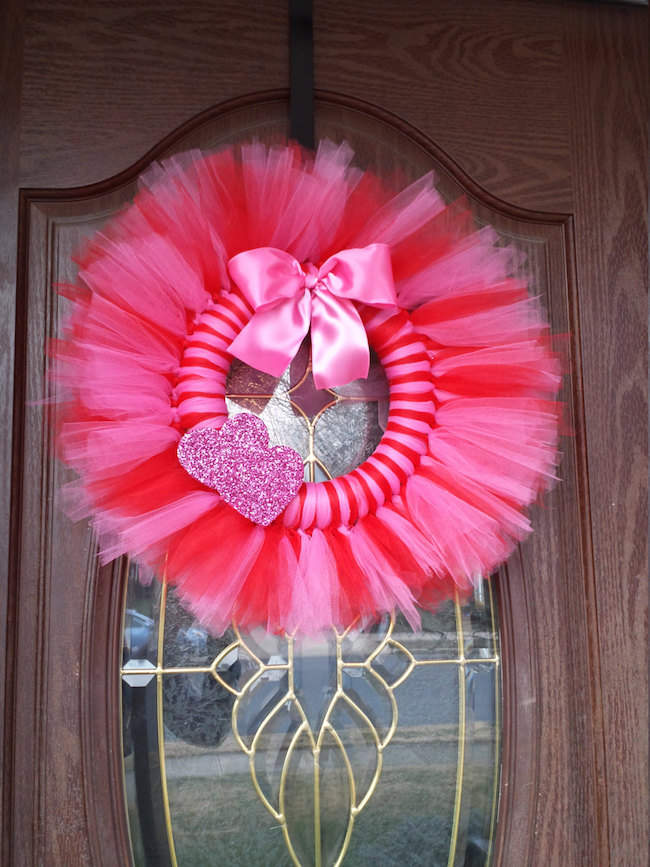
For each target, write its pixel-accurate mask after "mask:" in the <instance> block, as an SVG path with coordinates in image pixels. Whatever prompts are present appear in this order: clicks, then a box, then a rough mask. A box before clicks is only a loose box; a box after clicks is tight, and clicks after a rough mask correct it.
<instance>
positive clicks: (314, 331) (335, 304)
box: [311, 289, 370, 388]
mask: <svg viewBox="0 0 650 867" xmlns="http://www.w3.org/2000/svg"><path fill="white" fill-rule="evenodd" d="M311 355H312V375H313V377H314V384H315V385H316V388H333V387H334V386H337V385H345V384H347V383H348V382H352V380H354V379H362V378H364V379H365V378H366V377H367V376H368V370H369V368H370V350H369V348H368V338H367V336H366V329H365V328H364V325H363V322H362V321H361V317H360V316H359V313H358V312H357V309H356V307H355V306H354V304H353V303H352V302H351V301H348V300H347V299H344V298H336V297H335V296H334V295H332V294H331V292H329V291H328V290H322V289H316V290H315V292H314V295H313V298H312V314H311Z"/></svg>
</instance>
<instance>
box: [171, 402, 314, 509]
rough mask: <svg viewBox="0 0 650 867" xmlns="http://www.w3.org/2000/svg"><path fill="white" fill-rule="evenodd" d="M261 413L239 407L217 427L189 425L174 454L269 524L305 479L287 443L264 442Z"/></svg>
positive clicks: (199, 477) (193, 473)
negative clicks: (190, 427) (271, 445)
mask: <svg viewBox="0 0 650 867" xmlns="http://www.w3.org/2000/svg"><path fill="white" fill-rule="evenodd" d="M268 444H269V434H268V431H267V429H266V425H265V424H264V422H263V421H262V419H261V418H258V417H257V416H255V415H251V414H250V413H240V414H239V415H236V416H234V417H233V418H231V419H228V421H227V422H226V423H225V424H224V425H223V427H222V428H221V429H220V430H216V429H214V428H199V429H197V430H191V431H188V433H186V434H185V436H184V437H183V438H182V439H181V441H180V442H179V444H178V451H177V454H178V460H179V461H180V462H181V465H182V466H183V468H184V469H185V470H186V471H187V472H188V473H189V474H190V475H191V476H192V477H193V478H195V479H197V480H198V481H199V482H201V483H202V484H204V485H207V487H209V488H213V489H214V490H216V491H218V492H219V493H220V494H221V496H222V497H223V499H224V500H225V501H226V502H227V503H228V504H229V505H230V506H232V507H233V509H236V510H237V511H238V512H239V513H240V514H241V515H243V516H244V517H245V518H248V519H249V520H250V521H253V522H254V523H256V524H261V525H262V526H266V525H267V524H270V523H271V521H273V520H274V519H275V518H277V516H278V515H279V514H280V512H282V511H283V510H284V509H285V508H286V507H287V506H288V505H289V503H290V502H291V500H293V498H294V497H295V496H296V494H297V493H298V491H299V489H300V486H301V485H302V483H303V465H302V458H301V457H300V455H299V454H298V452H296V451H294V450H293V449H290V448H289V447H288V446H274V447H273V448H269V447H268Z"/></svg>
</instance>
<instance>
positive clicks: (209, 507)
mask: <svg viewBox="0 0 650 867" xmlns="http://www.w3.org/2000/svg"><path fill="white" fill-rule="evenodd" d="M351 160H352V152H351V150H350V149H349V147H348V146H346V145H341V146H335V145H333V144H331V143H328V142H324V143H321V144H320V146H319V148H318V151H317V153H316V154H315V155H313V154H310V153H308V152H305V151H303V150H301V149H300V148H298V147H295V146H278V147H268V148H267V147H265V146H264V145H261V144H257V143H256V144H250V145H244V146H240V147H227V148H225V149H223V150H220V151H219V152H217V153H214V154H211V155H208V156H204V155H202V154H200V153H197V152H193V153H190V154H184V155H182V156H181V157H175V158H173V159H170V160H168V161H166V162H165V163H163V164H162V165H158V166H155V167H154V168H152V169H151V170H150V171H149V172H148V173H146V174H145V175H144V176H143V177H142V179H141V182H140V187H139V190H138V193H137V195H136V196H135V200H134V202H133V204H132V205H130V206H129V207H128V208H127V209H126V210H125V211H124V212H123V213H121V214H120V215H118V216H117V217H115V218H113V219H112V220H111V221H110V222H109V223H108V225H107V226H106V227H105V228H104V229H103V230H102V231H101V232H98V233H97V234H95V235H94V236H93V237H92V238H91V239H90V240H89V241H88V243H87V247H86V249H85V250H84V251H83V253H82V254H81V255H80V258H79V262H78V264H79V272H78V283H77V285H76V286H70V287H63V288H62V290H61V291H63V292H64V293H65V294H66V295H67V296H68V297H69V298H70V299H71V300H72V301H73V302H74V310H73V313H72V316H71V317H70V319H69V321H68V322H67V324H66V326H65V328H64V331H63V334H62V337H61V338H60V339H59V340H58V341H55V342H54V345H53V348H52V354H53V356H54V358H55V362H54V366H53V376H54V378H55V380H56V381H57V383H58V386H59V389H58V396H57V400H58V401H59V403H60V412H59V416H60V417H61V418H62V423H61V426H60V429H59V431H58V445H59V451H60V455H61V457H62V459H63V460H64V461H65V462H66V464H68V465H69V466H70V467H72V468H73V469H74V470H75V471H76V473H77V475H78V478H77V479H76V480H75V481H74V482H72V483H70V484H69V485H68V486H67V488H66V501H67V507H68V510H69V512H70V514H71V515H72V516H73V517H75V518H81V517H84V516H86V517H87V516H92V525H93V527H94V529H95V531H96V533H97V536H98V539H99V543H100V554H101V557H102V559H103V560H104V561H109V560H111V559H113V558H115V557H117V556H120V555H124V554H128V555H129V556H130V557H132V558H134V559H135V560H136V561H137V562H139V563H141V564H142V565H143V567H146V568H147V569H150V570H153V571H154V572H155V573H156V574H158V575H161V574H162V572H163V571H165V572H166V575H167V579H168V581H169V582H170V583H172V584H173V585H175V586H176V590H177V595H178V596H179V598H180V599H181V600H182V602H183V604H184V605H185V606H186V607H187V608H188V609H189V610H191V611H192V613H193V614H194V615H195V616H196V617H197V618H198V619H199V620H200V621H201V622H202V623H203V624H205V625H206V626H207V627H209V628H210V629H212V630H214V631H215V632H217V633H220V632H222V631H223V630H224V629H225V628H227V626H228V624H229V623H230V622H231V621H232V620H233V619H234V620H235V621H236V622H237V623H238V624H239V626H240V627H241V628H251V627H253V626H257V625H262V626H264V627H265V628H266V629H268V630H269V631H273V632H279V631H282V630H287V631H296V630H298V631H301V632H304V633H314V632H316V631H318V630H320V629H321V628H326V627H329V626H331V625H335V626H346V625H349V624H350V623H351V622H353V621H354V620H355V618H358V617H362V618H364V617H368V616H374V615H376V614H378V613H381V612H386V611H390V610H392V609H394V608H396V607H397V608H399V609H401V610H402V612H403V613H404V614H405V615H406V616H407V617H408V618H409V620H410V622H411V623H413V624H416V625H417V622H418V606H424V607H433V606H435V605H437V604H438V603H439V602H440V600H442V599H445V598H447V597H449V596H451V595H453V593H454V592H456V591H458V590H459V591H460V592H461V593H467V592H469V591H470V590H471V588H472V587H473V586H474V585H475V583H476V582H477V581H478V580H479V579H480V578H481V577H483V576H487V575H489V573H490V572H492V571H494V570H495V569H496V568H497V567H498V566H499V565H500V564H501V563H502V562H504V561H505V560H506V559H507V557H508V556H509V555H510V553H511V552H512V549H513V548H514V546H515V545H516V544H517V543H518V542H519V541H520V540H521V539H523V538H524V537H526V535H527V534H528V533H529V532H530V530H531V527H530V522H529V518H528V516H527V514H526V508H527V506H528V505H529V504H530V503H531V502H533V501H534V500H536V499H537V498H538V496H539V495H540V492H541V491H543V490H545V489H546V488H547V487H548V486H549V485H550V484H551V483H552V481H553V480H554V479H555V467H556V465H557V461H558V452H557V443H558V417H559V405H558V403H557V400H556V398H557V392H558V389H559V387H560V381H561V370H560V364H559V362H558V359H557V357H556V355H555V354H554V352H553V350H552V347H551V344H550V336H549V328H548V324H547V322H546V319H545V316H544V313H543V310H542V309H541V307H540V304H539V302H538V300H537V299H535V298H533V297H531V296H530V295H529V294H528V291H527V287H526V284H525V281H523V280H521V279H515V278H513V277H512V276H511V274H512V273H513V272H514V270H515V267H516V266H517V264H518V257H517V253H516V251H514V250H513V249H511V248H508V247H503V246H497V245H496V240H497V239H496V236H495V233H494V231H493V230H492V229H490V228H481V229H478V230H477V229H476V227H475V225H474V223H473V220H472V216H471V214H470V212H469V210H468V208H467V207H466V206H465V205H464V204H463V202H462V201H461V202H457V203H454V204H452V205H449V206H446V205H445V203H444V202H443V200H442V198H441V197H440V195H439V194H438V193H437V191H436V190H435V188H434V186H433V181H432V178H431V176H426V177H424V178H422V179H420V180H419V181H417V182H416V183H414V184H412V185H411V186H409V187H408V188H406V189H404V190H402V191H401V192H396V191H395V190H394V189H391V188H390V185H389V184H387V183H385V182H384V181H383V180H381V179H379V178H378V177H376V176H375V175H373V174H372V173H371V172H363V171H361V170H359V169H357V168H354V167H352V165H351ZM369 244H386V245H388V246H389V248H390V258H391V264H392V271H393V277H394V281H395V289H396V296H397V301H398V304H399V308H400V309H399V310H397V312H396V311H395V310H392V311H391V310H376V309H372V308H370V307H366V306H364V305H362V304H359V305H357V307H358V310H359V313H360V315H361V318H362V320H363V323H364V325H365V329H366V332H367V334H368V338H369V341H370V343H371V345H372V346H373V348H374V349H375V351H376V352H377V354H378V356H379V358H380V360H381V363H382V364H383V367H384V369H385V371H386V374H387V378H388V381H389V386H390V409H389V420H388V424H387V427H386V430H385V433H384V436H383V438H382V440H381V442H380V444H379V446H378V447H377V449H376V450H375V452H374V453H373V455H372V456H371V457H370V458H369V459H368V460H367V461H366V462H365V463H364V464H362V465H361V466H360V467H358V468H357V469H356V470H354V471H352V472H351V473H349V474H347V475H345V476H341V477H339V478H335V479H332V480H331V481H328V482H319V483H305V484H304V485H303V487H302V488H301V490H300V492H299V494H298V495H297V496H296V498H295V499H294V500H293V501H292V502H291V503H290V504H289V506H288V507H287V508H286V510H285V511H284V512H283V513H282V514H280V515H279V516H278V517H277V518H276V519H275V520H274V521H273V522H272V523H270V524H269V525H268V526H266V527H263V526H260V525H258V524H255V523H252V522H251V521H249V520H247V519H246V518H245V517H243V516H242V515H240V514H239V513H238V512H237V511H235V510H234V509H233V508H232V507H231V506H229V505H228V504H227V503H226V502H225V501H224V500H223V499H222V498H221V496H220V495H219V493H217V491H215V490H210V489H208V488H207V487H206V486H205V485H203V484H201V483H200V482H199V481H197V480H196V479H194V478H192V477H191V476H190V475H189V474H188V473H187V472H186V471H185V469H184V468H183V467H182V466H181V465H180V463H179V460H178V457H177V447H178V443H179V441H180V439H181V437H182V436H183V434H184V433H185V432H186V431H188V430H191V429H193V428H196V427H197V426H198V427H206V426H208V427H215V428H220V427H221V426H222V425H223V423H224V422H225V420H226V418H227V411H226V405H225V399H224V392H225V383H226V376H227V373H228V369H229V366H230V363H231V360H232V355H231V353H230V352H229V346H230V343H231V341H232V340H233V339H234V337H236V336H237V335H238V334H239V333H240V332H241V330H242V328H243V327H244V326H245V325H246V323H247V322H248V321H249V319H250V318H251V316H252V312H253V311H252V308H251V307H250V305H249V304H248V303H247V301H246V300H245V298H244V297H243V295H242V293H241V292H240V290H239V289H238V287H237V286H236V285H234V284H233V282H232V280H231V278H230V276H229V272H228V262H229V261H230V259H231V258H232V257H233V256H235V255H236V254H238V253H240V252H242V251H244V250H250V249H255V248H259V247H267V246H268V247H273V248H278V249H280V250H284V251H286V252H288V253H290V254H291V255H292V256H294V257H295V258H296V259H297V260H298V261H299V262H310V263H313V264H314V265H316V266H318V265H320V264H321V263H322V262H324V261H325V260H326V259H327V258H328V257H329V256H332V255H333V254H334V253H336V252H337V251H339V250H342V249H346V248H353V247H363V246H364V245H369Z"/></svg>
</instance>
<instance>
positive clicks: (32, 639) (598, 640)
mask: <svg viewBox="0 0 650 867" xmlns="http://www.w3.org/2000/svg"><path fill="white" fill-rule="evenodd" d="M2 15H3V16H4V27H3V29H2V31H1V32H2V36H1V37H0V39H1V40H2V44H3V51H4V54H3V72H5V75H4V76H3V91H2V100H1V101H0V105H2V107H3V121H4V126H3V131H2V134H1V136H0V142H1V148H2V159H1V160H0V185H1V188H2V196H3V207H2V212H1V216H0V220H1V221H2V224H1V225H2V246H1V248H0V251H1V255H2V269H3V270H2V280H3V289H4V292H3V296H2V299H3V301H2V303H3V311H4V314H3V316H2V327H3V328H6V329H7V335H6V337H5V338H4V340H3V346H4V347H5V350H6V352H5V353H3V367H4V370H5V371H6V373H5V375H3V377H2V389H3V395H4V396H5V397H6V406H7V409H6V411H5V415H4V424H5V430H6V435H5V436H4V437H3V458H4V463H3V468H4V469H3V474H2V485H3V487H2V497H3V515H6V516H7V518H8V519H9V518H10V521H8V523H9V530H10V532H9V533H8V534H7V538H6V539H5V538H4V537H3V552H2V568H3V573H2V574H3V583H2V594H3V596H2V605H3V606H4V607H3V610H4V611H6V612H7V616H6V620H5V619H4V618H3V620H2V629H3V634H2V636H0V646H2V647H3V649H6V652H7V658H6V666H5V667H4V668H3V671H4V675H5V690H4V700H5V704H4V724H5V728H4V732H5V735H4V753H3V763H4V764H3V771H4V777H3V779H4V788H3V797H4V801H3V822H4V836H3V839H4V860H5V863H7V864H16V865H23V864H25V865H27V864H43V865H76V864H106V865H115V864H121V863H127V859H128V841H127V838H126V826H125V819H124V810H123V805H122V791H121V782H120V773H119V750H118V746H119V745H118V734H116V733H117V732H118V721H117V720H116V713H117V712H116V689H117V687H116V684H117V679H116V677H115V674H116V671H117V665H118V664H119V635H118V631H119V609H120V605H121V598H120V592H119V588H120V586H121V576H120V574H119V568H120V567H119V564H118V565H116V566H115V567H109V568H107V569H104V570H97V568H96V565H95V558H94V547H93V543H92V538H91V536H90V534H89V532H88V530H87V529H86V528H85V527H84V526H81V525H71V524H70V523H69V522H67V521H66V520H65V519H64V518H63V517H62V516H61V513H60V512H59V511H57V510H56V508H55V506H54V502H53V499H54V496H55V489H56V487H57V485H58V484H59V482H60V481H61V478H62V470H61V468H60V467H58V465H57V464H56V463H55V461H54V460H53V456H52V453H51V449H50V447H49V444H48V438H47V434H46V433H45V432H44V427H43V418H42V415H43V414H42V412H41V410H39V409H38V408H35V407H34V406H32V405H30V404H29V403H28V404H27V405H26V403H25V401H28V402H29V401H32V400H34V399H35V398H36V397H37V396H39V395H40V394H42V390H43V387H44V386H43V382H44V368H45V365H44V358H43V348H44V342H45V340H46V338H47V337H48V335H50V334H51V333H52V332H53V330H54V329H55V327H56V317H57V315H58V313H59V311H58V310H57V307H56V301H55V293H54V292H53V291H52V287H51V283H52V281H53V279H59V278H60V277H61V276H65V275H66V274H67V273H68V271H67V270H66V269H67V268H68V265H67V264H66V263H67V260H68V258H69V254H70V252H71V246H72V244H73V242H74V239H75V237H76V236H77V234H78V233H79V232H81V233H82V234H83V233H85V232H86V231H87V230H88V229H89V228H92V226H93V225H94V224H95V223H99V222H101V220H102V219H103V218H104V217H105V216H106V215H107V214H108V213H110V212H111V210H112V209H114V208H115V207H118V206H119V205H120V204H121V203H122V202H123V201H125V200H126V199H127V198H128V195H130V192H131V190H132V185H133V181H134V179H135V177H136V175H137V173H138V171H139V170H140V169H142V168H144V166H145V165H146V164H147V163H148V162H149V160H150V159H151V158H152V157H153V156H160V155H162V154H164V153H168V152H170V151H171V150H178V149H182V148H183V147H185V146H188V145H194V144H202V143H209V142H211V141H214V140H215V135H216V136H217V137H219V136H220V137H222V138H223V137H227V136H228V135H229V134H231V135H233V136H237V137H243V136H244V135H245V134H246V135H251V136H252V135H254V134H256V132H257V133H258V134H260V132H261V133H262V134H266V133H268V130H269V129H270V128H274V129H276V130H277V129H281V128H282V125H283V124H284V123H285V122H286V106H287V99H286V93H285V92H284V91H283V90H282V89H283V88H285V87H286V83H287V80H288V55H287V48H288V15H287V11H286V6H285V3H284V2H280V0H263V2H256V3H254V4H253V3H250V4H243V6H242V4H237V3H234V2H231V0H226V2H220V3H213V2H209V0H192V2H187V3H182V4H177V5H176V6H175V7H172V6H171V5H167V4H151V3H148V2H145V0H136V2H131V3H126V2H115V3H111V4H102V3H99V2H94V0H91V2H84V3H82V2H80V0H61V2H57V3H51V2H47V0H31V2H20V0H8V2H7V3H6V4H5V5H4V7H3V12H2ZM314 23H315V37H316V58H315V59H316V84H317V87H318V88H320V89H321V91H322V92H321V93H320V94H319V101H318V107H317V120H318V124H319V128H318V131H319V132H320V133H323V134H327V135H329V136H330V137H341V136H343V135H344V136H346V137H348V138H352V139H353V140H354V143H355V144H356V145H357V147H358V149H359V151H360V153H361V156H362V157H364V158H365V159H367V160H369V161H372V160H375V161H376V162H377V161H378V162H379V163H380V164H382V162H383V163H384V164H388V165H392V164H394V163H395V162H396V161H397V162H398V163H401V164H403V163H404V162H405V161H406V162H407V163H409V164H410V165H411V167H412V170H413V172H414V173H418V172H421V171H423V170H426V169H428V168H430V167H431V166H432V165H435V167H436V168H437V169H438V172H439V174H440V176H441V180H442V184H443V186H445V185H447V188H448V190H449V191H453V190H457V189H460V190H464V191H465V192H466V193H467V194H468V196H469V197H470V200H471V202H472V204H473V206H474V208H475V210H476V213H477V215H478V217H479V219H484V220H487V221H490V222H493V223H495V224H496V225H497V228H498V229H499V231H501V232H503V233H504V234H506V235H509V236H510V237H513V238H517V237H518V238H520V239H523V241H522V243H523V244H524V246H526V247H527V249H528V250H529V253H530V256H531V260H532V261H533V262H534V263H535V266H534V267H535V271H536V274H537V276H538V279H539V281H540V285H541V286H542V288H543V291H544V292H545V294H546V301H547V303H548V305H549V311H550V315H551V318H552V320H553V323H554V327H555V328H556V329H557V330H560V331H564V332H569V335H570V336H569V338H568V343H567V345H568V353H567V355H568V362H569V375H568V377H567V388H566V399H567V404H568V412H569V421H570V424H571V425H572V426H573V436H572V437H571V438H569V439H567V441H566V443H565V447H564V451H565V457H564V461H563V465H562V470H561V472H562V476H563V483H562V485H561V486H560V487H559V488H558V489H557V490H556V491H555V492H554V493H553V495H552V497H551V499H550V500H549V502H548V504H546V505H545V506H542V507H541V508H539V509H538V510H537V512H536V514H535V516H534V519H535V523H536V525H537V532H536V534H535V536H534V538H533V540H532V542H530V543H527V544H526V545H525V546H523V548H522V550H521V552H519V553H518V555H517V556H516V557H514V558H513V560H512V561H511V563H510V564H509V566H508V575H507V577H506V578H505V579H504V580H500V581H499V582H497V586H498V588H499V592H500V600H501V607H502V611H503V620H504V634H503V639H502V640H503V642H504V686H505V706H504V707H505V714H506V718H505V741H504V768H503V778H502V787H501V806H500V818H499V830H498V837H497V856H496V859H497V863H500V864H503V865H519V864H539V865H542V864H544V865H546V864H557V865H596V864H597V865H608V864H618V865H631V864H637V863H643V862H644V860H645V856H646V852H647V839H646V811H647V781H646V755H647V754H646V743H647V715H646V709H645V708H646V704H645V695H646V667H645V664H644V658H645V647H646V632H645V629H646V618H645V615H646V610H647V608H646V601H647V600H646V584H645V580H644V577H643V576H644V568H645V552H646V546H645V526H646V524H645V517H644V516H645V499H644V497H645V469H644V468H645V453H646V448H645V427H644V425H645V418H646V415H645V361H644V334H645V320H646V311H645V260H646V246H645V244H646V242H645V233H644V219H645V214H644V208H645V201H646V196H645V170H644V167H645V163H644V160H645V157H646V142H645V124H646V118H647V109H646V103H645V94H646V91H647V49H646V42H647V39H646V36H647V10H646V9H644V8H634V7H633V6H629V5H607V4H597V3H586V2H582V0H570V2H563V3H560V2H552V0H525V2H524V0H490V2H487V3H486V2H479V0H469V2H465V3H462V4H459V3H455V2H453V0H439V2H437V3H435V4H433V3H429V2H424V0H405V2H403V3H400V4H397V5H395V4H389V3H383V2H379V3H370V2H366V0H361V2H357V3H354V4H349V3H344V2H340V0H330V2H327V3H326V2H322V3H321V2H316V3H315V18H314ZM278 89H280V90H278ZM269 90H271V91H272V92H271V93H268V92H267V93H266V95H264V96H261V97H260V96H255V97H250V98H248V97H246V96H245V95H246V94H249V93H250V92H252V91H269ZM227 100H231V102H229V103H226V101H227ZM224 103H226V104H225V105H224ZM202 112H203V114H201V113H202ZM183 124H184V126H183ZM152 149H153V151H152ZM391 153H393V154H397V155H398V156H393V157H390V156H389V155H390V154H391ZM70 187H73V188H75V189H74V191H68V192H65V188H70ZM48 189H54V190H55V191H56V190H58V191H62V190H63V192H47V190H48ZM16 276H17V279H16ZM14 310H15V311H16V318H15V323H16V327H15V330H14ZM14 337H15V340H14ZM14 345H15V347H16V354H15V365H13V364H12V354H13V346H14ZM12 371H13V372H15V383H16V388H15V399H14V395H13V391H12V380H11V375H12ZM12 407H13V415H12ZM12 418H13V427H12ZM10 507H11V511H10Z"/></svg>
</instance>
